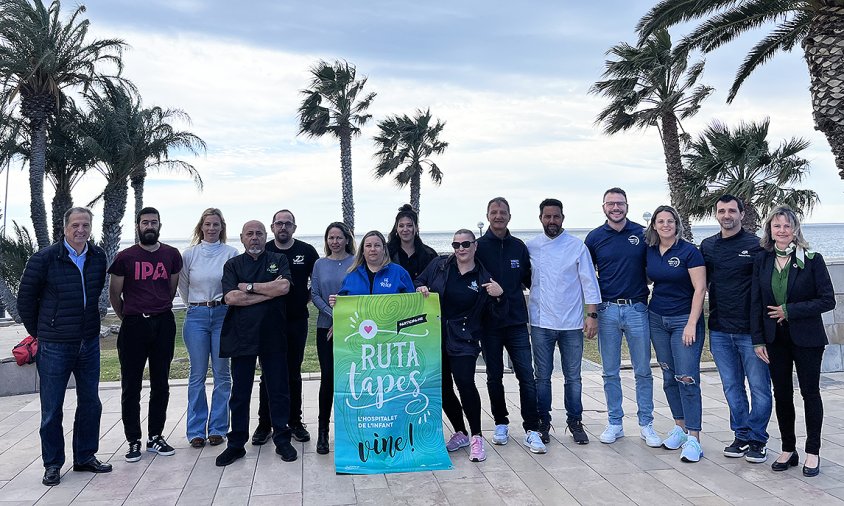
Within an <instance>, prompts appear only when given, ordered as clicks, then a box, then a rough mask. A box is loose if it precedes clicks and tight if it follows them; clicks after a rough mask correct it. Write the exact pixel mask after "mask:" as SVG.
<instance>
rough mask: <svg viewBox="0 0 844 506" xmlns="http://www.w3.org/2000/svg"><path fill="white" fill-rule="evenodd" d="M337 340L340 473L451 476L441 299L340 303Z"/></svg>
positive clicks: (409, 296)
mask: <svg viewBox="0 0 844 506" xmlns="http://www.w3.org/2000/svg"><path fill="white" fill-rule="evenodd" d="M333 341H334V439H335V442H334V467H335V470H336V471H337V472H338V473H348V474H377V473H402V472H408V471H431V470H439V469H451V460H450V459H449V457H448V452H446V449H445V440H444V439H443V431H442V427H443V424H442V361H441V360H442V359H441V350H440V303H439V297H438V296H437V294H435V293H432V294H431V295H430V296H429V297H427V298H425V297H424V296H423V295H422V294H420V293H412V294H397V295H362V296H351V297H337V304H336V305H335V306H334V337H333Z"/></svg>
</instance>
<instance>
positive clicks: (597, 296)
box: [527, 199, 601, 444]
mask: <svg viewBox="0 0 844 506" xmlns="http://www.w3.org/2000/svg"><path fill="white" fill-rule="evenodd" d="M564 219H565V215H563V204H562V202H560V201H559V200H557V199H545V200H543V201H542V203H540V204H539V221H540V222H541V223H542V230H543V231H544V233H543V234H540V235H538V236H536V237H534V238H533V239H531V240H530V241H528V243H527V248H528V252H529V253H530V265H531V269H532V273H531V284H530V298H529V302H528V312H529V313H530V335H531V344H532V345H533V361H534V365H535V366H536V368H535V369H536V399H537V402H536V403H537V407H538V409H539V432H540V434H541V437H542V441H543V442H544V443H548V442H549V441H550V440H551V437H550V435H549V434H548V432H549V430H550V428H551V373H552V372H553V370H554V348H559V349H560V360H561V363H562V369H563V376H564V378H565V385H564V391H565V393H564V395H563V403H564V405H565V408H566V426H567V427H568V430H569V431H570V432H571V435H572V437H573V438H574V441H575V443H577V444H587V443H588V442H589V437H588V436H587V435H586V431H585V430H583V403H582V401H581V391H582V384H581V379H580V370H581V362H582V360H583V335H584V333H585V334H586V337H587V338H589V339H594V338H595V333H596V332H597V330H598V329H597V320H596V319H597V318H598V315H597V313H596V312H595V308H596V306H597V304H599V303H600V302H601V292H600V290H599V289H598V280H597V279H596V278H595V269H594V267H593V266H592V259H591V257H590V256H589V250H588V249H586V246H585V245H584V244H583V241H581V240H580V239H578V238H577V237H574V236H573V235H571V234H569V233H567V232H566V230H565V229H564V228H563V220H564ZM584 301H585V302H586V316H587V318H586V320H585V322H584V319H583V303H584Z"/></svg>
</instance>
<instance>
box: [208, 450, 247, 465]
mask: <svg viewBox="0 0 844 506" xmlns="http://www.w3.org/2000/svg"><path fill="white" fill-rule="evenodd" d="M245 456H246V450H244V449H243V448H232V447H228V448H226V449H225V450H223V453H221V454H219V455H217V460H216V462H215V463H216V464H217V467H225V466H227V465H229V464H233V463H234V462H235V461H236V460H237V459H242V458H243V457H245Z"/></svg>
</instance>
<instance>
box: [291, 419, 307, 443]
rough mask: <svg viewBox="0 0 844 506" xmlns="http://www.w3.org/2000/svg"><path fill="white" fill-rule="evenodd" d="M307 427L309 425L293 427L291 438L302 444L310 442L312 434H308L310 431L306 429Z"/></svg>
mask: <svg viewBox="0 0 844 506" xmlns="http://www.w3.org/2000/svg"><path fill="white" fill-rule="evenodd" d="M305 427H307V425H305V424H304V423H301V424H299V425H291V426H290V436H291V437H292V438H293V439H295V440H296V441H299V442H300V443H304V442H305V441H310V440H311V433H310V432H308V429H306V428H305Z"/></svg>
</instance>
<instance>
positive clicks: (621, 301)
mask: <svg viewBox="0 0 844 506" xmlns="http://www.w3.org/2000/svg"><path fill="white" fill-rule="evenodd" d="M604 302H606V303H608V304H617V305H619V306H632V305H633V304H635V303H637V302H641V303H643V304H644V303H646V302H647V299H607V300H605V301H604Z"/></svg>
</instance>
